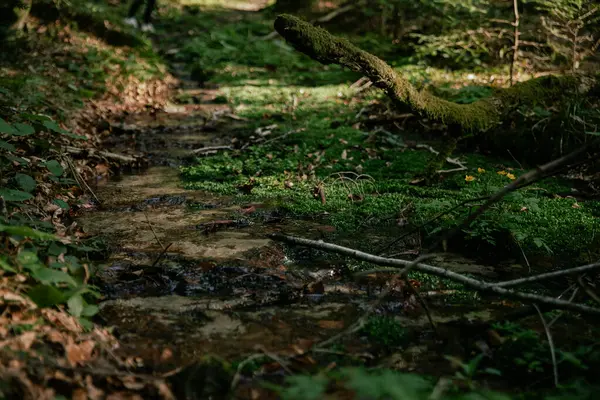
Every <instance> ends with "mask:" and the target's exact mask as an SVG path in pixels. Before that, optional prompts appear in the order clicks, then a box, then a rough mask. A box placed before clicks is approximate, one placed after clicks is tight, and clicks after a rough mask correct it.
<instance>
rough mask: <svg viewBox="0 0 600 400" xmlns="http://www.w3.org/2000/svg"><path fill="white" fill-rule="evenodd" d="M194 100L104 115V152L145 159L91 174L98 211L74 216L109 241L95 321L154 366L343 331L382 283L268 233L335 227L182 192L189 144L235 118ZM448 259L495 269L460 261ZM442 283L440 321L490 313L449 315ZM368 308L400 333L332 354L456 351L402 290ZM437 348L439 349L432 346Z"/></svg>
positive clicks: (213, 142) (279, 347) (427, 360)
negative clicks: (137, 167)
mask: <svg viewBox="0 0 600 400" xmlns="http://www.w3.org/2000/svg"><path fill="white" fill-rule="evenodd" d="M194 95H197V96H200V97H201V98H202V99H203V100H202V102H201V104H197V105H193V106H190V105H186V106H181V105H173V106H169V107H167V109H165V110H164V111H159V112H153V113H148V114H139V115H129V116H126V117H124V118H121V119H119V120H118V121H113V122H111V123H112V124H114V129H113V131H116V132H118V133H119V137H118V138H116V139H115V140H113V141H112V142H110V141H108V142H106V143H105V145H106V148H108V149H110V150H112V151H124V150H125V149H129V151H131V149H135V150H136V151H138V152H141V153H143V154H145V155H146V156H147V158H148V159H149V160H150V167H149V168H148V169H146V170H143V171H139V172H137V173H133V174H125V175H122V176H119V177H111V178H110V179H108V180H105V181H101V182H98V183H97V185H96V186H95V188H94V189H95V192H96V195H97V196H98V197H99V199H100V201H101V203H102V204H101V206H100V207H98V208H97V209H96V210H93V211H90V212H88V213H87V214H84V215H83V216H82V217H81V218H80V219H79V223H80V224H81V225H82V226H83V228H84V229H85V230H86V231H87V232H88V233H89V234H91V235H97V236H99V237H102V238H104V239H105V240H106V241H107V242H108V244H109V245H110V249H111V252H110V257H109V259H108V260H107V262H106V263H105V264H104V266H102V267H101V268H99V270H98V271H97V272H96V277H95V280H94V283H95V284H96V285H98V286H99V287H100V288H101V289H102V292H103V294H104V299H103V301H102V303H101V305H100V308H101V312H100V315H99V320H100V322H101V323H103V324H105V325H107V326H111V327H114V328H115V332H116V334H117V336H118V337H119V339H120V341H121V347H120V348H119V349H118V352H119V355H122V356H125V357H130V358H135V359H136V360H137V361H136V362H137V363H138V364H139V366H140V367H143V368H150V369H151V370H153V371H163V372H164V371H170V370H172V369H173V368H178V367H181V366H183V365H188V364H190V363H193V362H195V361H198V360H200V359H202V358H203V357H205V356H206V355H215V356H218V357H221V358H223V359H226V360H228V361H235V360H238V361H239V360H240V359H243V358H245V357H247V356H248V355H250V354H252V353H256V352H257V351H262V352H268V353H272V354H279V355H293V354H297V353H298V352H301V351H302V350H306V349H308V348H309V347H310V346H312V345H314V344H317V343H320V342H322V341H324V340H326V339H328V338H331V337H332V336H333V335H335V334H337V333H339V332H341V331H343V330H344V329H347V328H348V327H349V326H350V325H351V324H352V323H354V322H355V321H356V320H357V318H359V317H360V316H361V315H362V314H363V313H364V312H365V310H366V309H367V308H368V307H369V304H370V303H371V302H372V301H373V299H374V298H375V297H376V294H377V293H379V292H380V291H381V290H382V288H383V287H384V285H385V282H386V280H387V278H386V277H383V279H381V278H379V277H375V278H374V279H370V280H369V279H367V280H366V281H365V280H363V281H356V280H355V279H353V278H352V277H351V274H350V273H348V268H347V267H348V266H347V265H345V264H344V263H345V261H344V260H342V259H339V258H333V257H331V256H328V255H326V254H324V253H322V252H317V251H314V250H307V249H299V248H290V247H286V246H285V245H283V244H281V243H276V242H273V241H271V240H269V239H268V238H267V237H266V234H268V233H272V232H278V231H284V232H286V233H290V234H299V235H302V236H304V237H309V238H319V237H325V236H327V235H332V234H333V235H337V234H338V233H335V232H334V229H333V227H331V226H327V225H323V224H319V223H318V222H317V221H308V220H296V219H293V218H290V217H288V216H286V215H284V214H282V213H281V212H280V211H279V210H277V209H275V208H273V207H272V206H270V205H269V204H267V203H260V202H256V203H243V202H240V200H239V198H238V199H236V198H232V197H226V196H215V195H213V194H210V193H204V192H200V191H192V190H185V189H184V188H183V187H182V183H181V181H180V179H179V171H178V168H177V167H178V166H179V165H182V164H184V163H186V162H187V160H189V158H190V155H191V154H192V150H193V149H196V148H201V147H210V146H222V145H229V144H230V143H231V139H232V135H231V132H232V131H235V128H236V127H238V128H239V127H240V125H243V121H239V120H236V119H235V118H232V117H231V114H229V110H228V108H227V106H224V105H216V104H212V103H211V98H214V96H215V93H211V92H206V93H202V92H198V91H195V92H194ZM366 235H368V236H369V237H368V238H365V233H363V234H361V235H360V237H354V238H352V237H351V238H344V241H345V242H346V244H348V245H351V244H352V241H354V243H357V242H359V241H364V240H366V239H368V240H382V239H385V237H386V235H387V234H386V233H385V232H372V233H366ZM455 267H456V270H457V271H461V270H462V271H464V272H471V271H473V270H475V272H478V273H487V274H490V273H491V274H493V270H491V269H490V268H486V267H481V266H477V265H474V264H473V263H471V262H470V261H465V262H464V263H462V264H461V263H460V262H457V263H456V265H455ZM451 292H452V291H445V290H436V291H433V292H431V295H432V296H434V298H435V297H438V296H439V297H440V298H441V300H439V301H437V302H438V306H437V307H435V308H434V309H433V310H432V316H433V318H434V319H435V320H436V321H437V322H438V323H444V322H452V321H453V320H469V319H471V318H473V319H481V318H483V319H487V318H489V317H490V312H489V311H487V310H481V311H474V308H473V305H472V304H471V305H469V306H465V307H462V308H461V307H457V306H456V305H454V308H452V309H451V310H450V308H449V307H446V306H444V304H445V301H444V296H445V294H446V293H451ZM427 293H428V292H427V291H425V292H423V296H427ZM433 301H436V300H433ZM375 313H376V314H377V315H385V316H389V317H390V318H394V319H395V320H396V321H399V322H400V324H401V326H402V327H404V329H406V338H408V339H407V340H406V341H405V343H404V344H403V345H402V346H396V347H395V348H397V350H398V351H397V352H394V353H390V349H393V348H394V347H392V348H390V347H389V346H388V345H387V344H386V346H383V347H382V346H381V345H378V344H376V343H371V342H370V341H369V339H368V338H366V337H364V335H363V336H361V335H354V338H353V339H352V341H351V342H352V343H350V344H347V345H346V348H345V350H344V352H345V354H347V355H348V356H349V357H358V359H359V363H377V364H378V365H381V363H382V362H383V363H384V364H385V365H388V366H390V367H393V368H400V369H403V370H418V371H423V372H427V371H431V370H432V369H434V368H436V369H438V370H437V371H438V372H439V364H440V362H443V363H444V365H445V364H446V363H445V361H444V359H443V357H442V356H440V354H444V353H448V352H453V351H455V350H456V351H458V352H461V351H464V349H462V348H461V347H460V345H457V343H455V342H456V340H461V339H460V330H458V331H456V332H455V333H450V336H452V337H451V338H449V337H446V338H445V340H442V341H440V340H439V339H440V338H439V337H435V335H434V334H433V332H432V330H431V327H430V325H429V322H428V319H427V316H426V314H425V313H424V312H423V310H422V309H420V307H419V305H418V302H417V301H416V299H415V298H414V296H413V295H412V294H411V293H409V292H407V291H406V290H405V288H402V287H398V288H397V289H394V290H392V291H391V292H390V295H389V296H388V297H386V298H385V299H384V301H381V302H380V304H379V305H378V307H377V309H376V311H375ZM472 333H473V332H472ZM473 334H475V333H473ZM473 338H474V337H473V335H470V336H467V337H466V339H465V340H467V341H472V340H473ZM454 345H457V346H458V347H457V348H454V349H451V348H450V347H452V346H454ZM348 346H349V347H348ZM440 346H443V347H445V348H448V350H447V351H446V350H444V351H442V352H441V353H440V352H439V350H440V349H439V347H440ZM448 346H450V347H448ZM382 349H384V350H382ZM457 349H458V350H457ZM360 354H362V356H357V355H360ZM313 361H314V360H313ZM329 361H330V360H325V361H324V362H329ZM319 363H320V362H319ZM435 365H437V366H435Z"/></svg>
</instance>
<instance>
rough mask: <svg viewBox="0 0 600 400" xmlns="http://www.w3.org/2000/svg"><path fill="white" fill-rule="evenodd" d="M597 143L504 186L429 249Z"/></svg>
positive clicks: (586, 145) (590, 143)
mask: <svg viewBox="0 0 600 400" xmlns="http://www.w3.org/2000/svg"><path fill="white" fill-rule="evenodd" d="M598 143H600V142H598V141H593V142H588V143H586V144H585V145H583V146H581V147H580V148H578V149H576V150H574V151H572V152H571V153H569V154H567V155H565V156H562V157H560V158H557V159H556V160H553V161H550V162H548V163H546V164H544V165H542V166H539V167H537V168H536V169H534V170H531V171H529V172H527V173H526V174H523V175H521V176H520V177H519V178H517V179H516V180H514V181H513V182H512V183H510V184H509V185H506V186H504V187H503V188H502V189H501V190H499V191H497V192H496V193H494V194H493V195H492V196H491V197H490V198H489V199H488V200H487V201H486V202H485V203H484V204H483V205H482V206H481V207H479V208H478V209H477V210H475V212H474V213H472V214H470V215H469V217H468V218H465V219H464V221H463V222H462V223H461V224H459V225H458V226H457V227H455V228H454V229H452V230H451V231H450V232H449V233H447V234H446V235H444V236H442V237H440V238H439V240H437V241H436V242H435V243H434V244H433V245H432V246H431V249H434V248H437V247H438V246H439V245H440V244H441V243H443V242H445V241H447V240H448V239H449V238H451V237H453V236H455V235H456V234H457V233H458V232H461V231H462V230H463V229H465V228H467V227H468V226H469V225H470V224H471V222H473V221H474V220H475V219H477V218H478V217H479V216H480V215H481V214H483V213H484V212H485V211H486V210H488V209H489V208H490V207H491V206H492V205H494V204H495V203H497V202H498V201H500V200H501V199H502V198H503V197H504V196H506V195H507V194H508V193H510V192H512V191H514V190H516V189H518V188H519V187H522V186H524V185H528V184H530V183H531V182H534V181H536V180H538V179H539V178H540V177H542V176H544V175H546V174H548V173H550V172H552V171H553V170H555V169H557V168H559V167H561V166H562V165H564V164H567V163H568V162H569V161H570V160H572V159H574V158H576V157H579V156H580V155H581V154H582V153H584V152H585V151H587V150H588V149H589V148H591V147H592V146H595V145H597V144H598Z"/></svg>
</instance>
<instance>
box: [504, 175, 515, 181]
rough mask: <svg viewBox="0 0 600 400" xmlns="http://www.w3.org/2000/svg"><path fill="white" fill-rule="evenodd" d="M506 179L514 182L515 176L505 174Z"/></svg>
mask: <svg viewBox="0 0 600 400" xmlns="http://www.w3.org/2000/svg"><path fill="white" fill-rule="evenodd" d="M506 177H507V178H508V179H511V180H513V181H514V180H515V179H517V177H516V176H514V175H513V174H506Z"/></svg>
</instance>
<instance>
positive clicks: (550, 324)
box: [548, 284, 579, 328]
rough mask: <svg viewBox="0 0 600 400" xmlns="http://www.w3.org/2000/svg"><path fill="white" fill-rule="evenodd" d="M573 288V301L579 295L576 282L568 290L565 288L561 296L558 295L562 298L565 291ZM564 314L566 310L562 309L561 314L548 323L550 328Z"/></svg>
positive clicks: (571, 298)
mask: <svg viewBox="0 0 600 400" xmlns="http://www.w3.org/2000/svg"><path fill="white" fill-rule="evenodd" d="M571 289H573V293H572V294H571V297H570V298H569V301H573V299H574V298H575V296H577V291H578V290H579V288H576V287H575V284H572V285H571V286H569V287H568V288H567V290H565V291H564V292H562V293H561V294H560V296H558V298H559V299H560V298H561V297H562V296H563V295H564V294H565V293H567V292H568V291H569V290H571ZM563 314H564V311H561V312H560V313H559V314H558V315H557V316H556V317H554V318H553V319H552V321H550V322H549V323H548V327H550V328H551V327H552V325H554V323H555V322H556V321H558V320H559V318H560V317H562V316H563Z"/></svg>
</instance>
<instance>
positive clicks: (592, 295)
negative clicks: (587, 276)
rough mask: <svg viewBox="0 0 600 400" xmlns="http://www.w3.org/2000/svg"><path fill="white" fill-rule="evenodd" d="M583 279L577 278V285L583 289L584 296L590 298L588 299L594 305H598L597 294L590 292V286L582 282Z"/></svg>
mask: <svg viewBox="0 0 600 400" xmlns="http://www.w3.org/2000/svg"><path fill="white" fill-rule="evenodd" d="M583 278H584V277H583V276H580V277H578V278H577V283H579V286H580V287H581V288H582V289H583V291H584V292H585V294H587V295H588V296H590V298H591V299H592V300H594V301H595V302H596V303H598V304H600V297H598V294H597V293H596V292H594V291H593V290H592V288H590V286H589V285H588V284H587V283H585V282H584V281H583Z"/></svg>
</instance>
